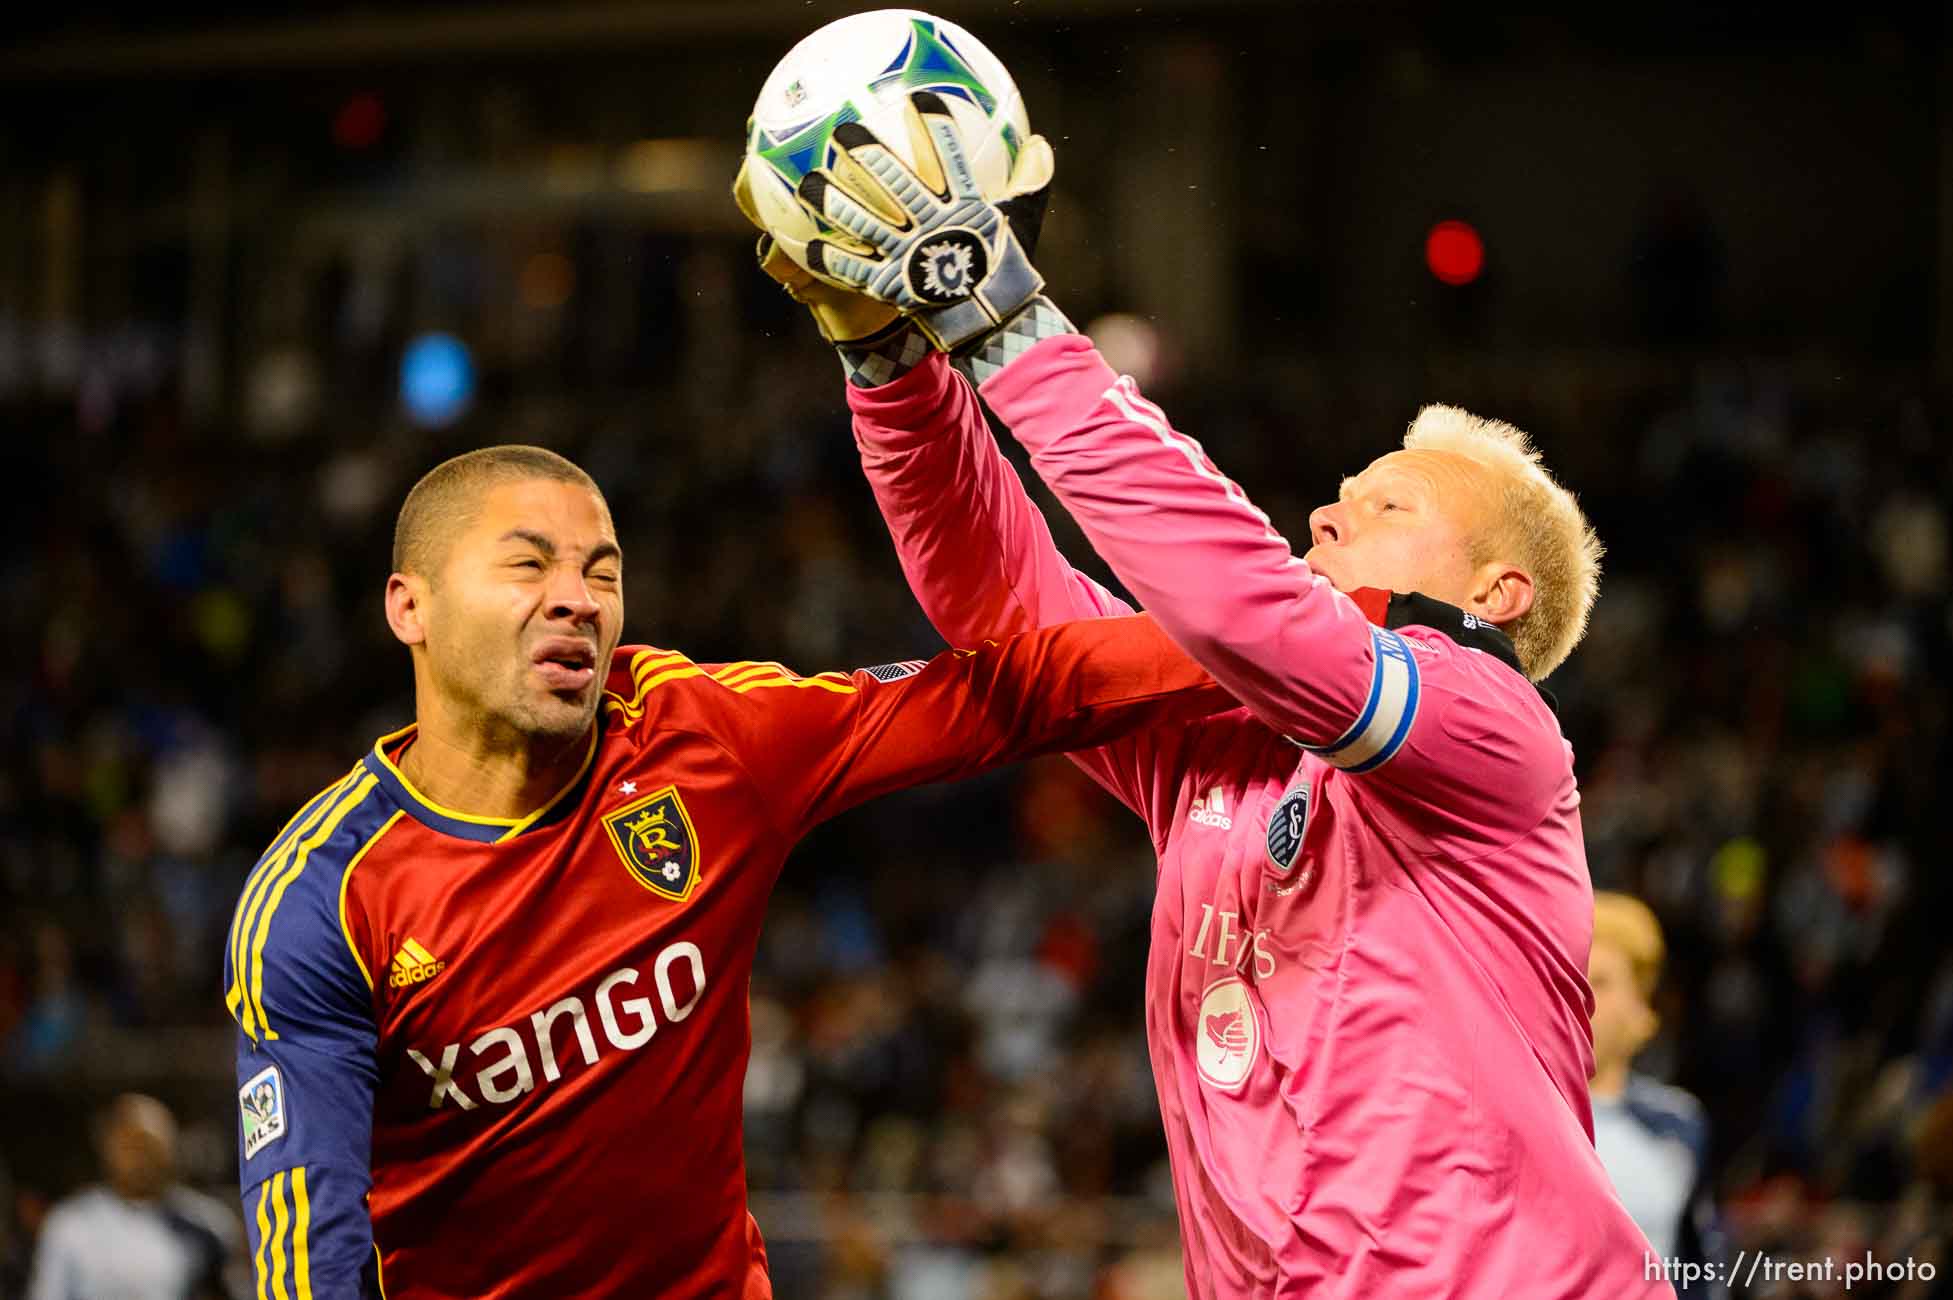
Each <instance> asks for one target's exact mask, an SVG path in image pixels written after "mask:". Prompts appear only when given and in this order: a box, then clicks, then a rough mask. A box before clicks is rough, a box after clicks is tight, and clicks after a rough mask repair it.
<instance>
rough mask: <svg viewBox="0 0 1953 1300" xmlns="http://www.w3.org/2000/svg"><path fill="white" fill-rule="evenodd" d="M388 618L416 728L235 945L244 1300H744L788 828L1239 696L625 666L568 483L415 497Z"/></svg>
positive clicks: (1008, 669) (309, 811)
mask: <svg viewBox="0 0 1953 1300" xmlns="http://www.w3.org/2000/svg"><path fill="white" fill-rule="evenodd" d="M394 565H395V569H396V572H394V574H393V575H392V576H391V577H390V578H389V579H388V581H387V589H386V614H387V620H388V624H389V626H390V627H391V628H392V630H393V632H394V634H395V635H396V636H397V637H398V638H399V639H400V640H401V641H402V642H403V643H405V644H406V645H407V646H409V647H410V649H411V652H412V658H413V666H414V686H415V716H416V719H417V720H416V723H415V724H414V725H413V726H409V727H407V728H405V729H403V730H401V731H397V732H394V733H393V734H391V735H388V736H383V737H381V738H380V740H379V741H378V743H377V744H375V745H374V747H373V749H372V750H371V751H370V752H369V753H368V754H367V755H366V756H365V757H364V758H362V759H361V760H360V761H359V762H358V763H357V764H355V765H354V767H353V768H352V770H351V771H350V772H348V773H347V774H346V776H345V778H344V779H343V780H341V781H340V782H338V783H337V784H335V785H334V786H332V787H331V788H330V789H328V790H326V791H324V792H323V793H321V794H320V795H319V796H318V797H317V798H315V799H313V800H312V802H311V803H309V804H308V805H307V806H306V807H305V808H303V809H302V810H301V811H300V812H299V814H298V815H297V816H296V817H294V818H293V819H292V821H291V823H290V824H289V825H288V826H287V827H286V828H285V830H284V831H283V832H282V833H281V834H280V835H279V836H278V838H277V840H276V841H275V842H274V843H273V844H272V846H271V848H270V850H269V851H268V852H267V853H266V854H265V856H264V858H263V859H262V860H261V862H260V863H259V865H258V866H257V868H256V869H255V870H253V872H252V873H251V875H250V877H249V878H248V880H247V882H246V884H245V887H244V892H243V896H242V898H241V899H240V901H239V903H238V907H237V912H236V916H235V919H234V921H233V925H232V931H231V939H230V947H229V951H228V953H227V954H226V961H225V968H226V979H227V983H228V993H227V1002H228V1005H229V1008H230V1010H231V1013H232V1015H233V1016H234V1017H235V1019H236V1021H237V1025H238V1035H237V1077H238V1084H239V1089H238V1105H239V1110H240V1119H241V1125H242V1137H241V1143H240V1171H241V1177H240V1183H241V1186H242V1192H243V1197H244V1209H245V1215H246V1219H247V1220H248V1226H249V1232H250V1239H251V1248H252V1260H253V1266H254V1270H255V1273H256V1277H257V1293H258V1295H259V1296H260V1297H261V1298H262V1297H266V1296H273V1297H279V1298H281V1300H283V1298H287V1297H295V1298H296V1300H308V1298H309V1297H312V1296H319V1297H325V1296H333V1297H342V1296H353V1295H373V1296H377V1295H380V1294H382V1292H384V1294H385V1295H386V1296H388V1297H391V1300H406V1298H409V1297H414V1296H436V1295H439V1296H499V1297H514V1296H525V1297H538V1298H541V1297H548V1298H550V1300H556V1298H558V1297H567V1296H577V1297H606V1296H611V1297H625V1296H628V1297H639V1296H662V1297H671V1298H672V1300H678V1298H679V1297H708V1296H710V1297H734V1298H739V1297H764V1296H768V1295H770V1294H771V1286H770V1284H769V1281H768V1278H767V1273H766V1257H765V1251H764V1248H763V1246H762V1244H761V1241H760V1237H759V1232H758V1229H757V1227H756V1225H755V1224H754V1223H753V1221H752V1218H751V1217H750V1215H749V1214H748V1213H747V1210H746V1183H745V1168H744V1158H743V1153H742V1147H741V1133H740V1120H741V1112H740V1096H741V1086H742V1082H743V1078H744V1074H745V1069H746V1059H747V1054H748V1051H749V1049H750V1031H749V1025H748V1007H747V1000H746V999H747V983H748V980H749V977H750V974H751V968H752V962H753V952H754V947H755V944H756V942H757V939H758V932H759V925H760V919H761V916H762V914H763V912H764V910H765V906H766V900H767V895H768V893H769V891H770V890H771V888H772V885H773V882H774V879H775V878H776V876H777V875H778V873H779V870H780V867H781V863H782V861H783V860H784V858H785V857H786V854H787V852H788V850H789V849H791V848H792V846H793V845H794V843H795V842H796V841H797V840H798V839H799V838H800V837H801V836H802V835H804V834H805V833H806V832H807V830H808V829H809V828H811V827H812V826H813V825H815V824H816V823H818V822H820V821H822V820H823V819H825V818H828V817H831V816H833V815H834V814H836V813H838V812H840V811H841V810H842V809H844V808H847V807H850V806H851V805H853V804H856V803H859V802H861V801H862V800H864V799H867V798H870V797H871V796H873V795H876V794H879V793H882V792H884V791H888V790H893V789H897V788H899V787H903V786H908V785H914V784H917V783H920V782H924V781H932V780H939V779H943V778H949V777H956V776H964V775H968V774H971V773H975V772H978V771H981V770H984V769H986V768H989V767H993V766H996V765H998V764H1000V763H1004V762H1008V761H1010V760H1013V759H1016V758H1021V757H1025V756H1028V755H1031V754H1034V753H1039V752H1046V751H1055V750H1059V749H1065V748H1076V747H1077V746H1079V745H1092V744H1098V743H1101V742H1103V741H1106V740H1109V739H1111V738H1112V737H1114V736H1116V735H1119V734H1122V733H1124V732H1125V731H1128V730H1130V729H1132V728H1133V727H1134V726H1136V725H1140V724H1149V723H1150V724H1157V723H1161V722H1166V721H1186V720H1188V719H1190V718H1192V717H1195V716H1198V715H1200V714H1202V713H1205V712H1208V711H1210V710H1212V709H1213V708H1215V707H1223V706H1225V704H1226V697H1225V695H1224V694H1222V693H1221V692H1220V691H1219V690H1218V688H1217V687H1215V686H1214V685H1213V684H1212V683H1211V682H1210V681H1209V680H1208V679H1207V677H1206V675H1205V674H1203V673H1202V672H1201V671H1200V670H1199V669H1198V668H1197V667H1196V666H1194V665H1193V664H1192V663H1190V662H1189V661H1188V660H1187V659H1186V657H1185V656H1184V655H1182V654H1181V653H1180V652H1179V651H1177V650H1176V649H1174V647H1173V645H1172V644H1171V643H1170V642H1169V641H1167V640H1166V638H1165V637H1164V636H1163V635H1162V634H1161V633H1160V632H1159V631H1158V630H1157V629H1156V628H1155V627H1154V626H1153V625H1152V624H1151V623H1150V621H1148V620H1145V619H1138V618H1127V619H1100V620H1092V621H1082V622H1078V623H1075V624H1071V625H1069V626H1066V627H1061V628H1052V629H1050V630H1048V631H1040V632H1037V633H1035V634H1031V635H1026V636H1022V637H1015V638H1012V639H1010V640H1007V641H1005V642H1003V643H1002V644H994V643H993V644H986V645H984V646H983V647H982V648H980V649H977V650H959V651H955V652H951V653H947V654H944V655H941V656H938V657H937V658H935V659H933V660H930V661H929V662H928V663H926V664H924V663H917V662H911V663H903V664H892V665H887V666H885V667H881V668H873V669H866V670H862V671H857V672H854V673H823V674H821V675H819V676H814V677H801V676H797V675H795V674H793V673H791V672H788V671H787V670H786V669H784V668H782V667H781V666H780V665H778V664H775V663H757V662H749V663H733V664H717V665H704V664H695V663H693V662H691V661H690V660H688V659H687V658H685V656H683V655H681V654H678V653H676V652H673V651H666V650H654V649H649V648H645V647H623V648H619V646H618V640H619V637H620V633H621V629H622V625H623V618H624V595H623V567H622V566H623V556H622V554H621V552H620V551H619V548H618V545H617V541H616V536H615V533H614V530H613V529H612V526H611V520H610V511H609V508H608V506H607V504H606V503H605V501H604V498H603V496H602V494H601V493H600V492H599V491H598V490H597V486H596V484H595V483H593V482H592V481H591V480H590V478H589V476H588V475H586V474H584V473H583V471H582V470H580V469H578V468H577V467H576V466H574V465H572V464H570V463H569V462H568V461H566V460H564V459H562V458H561V457H559V456H557V455H555V454H554V453H551V452H548V451H544V450H541V449H539V448H529V447H496V448H489V449H486V450H483V451H478V452H473V453H470V454H468V455H466V456H462V457H458V458H456V459H455V460H452V461H449V462H447V463H445V464H443V465H441V466H438V467H437V468H435V469H434V470H433V471H431V472H430V473H429V474H428V475H427V476H426V477H425V478H423V479H422V480H421V481H420V483H419V484H418V485H417V486H416V487H415V488H414V489H413V491H412V492H411V493H409V494H408V497H407V500H406V503H405V505H404V507H403V508H402V510H401V513H400V519H399V524H398V527H397V530H396V534H395V550H394Z"/></svg>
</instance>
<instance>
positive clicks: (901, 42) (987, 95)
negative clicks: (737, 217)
mask: <svg viewBox="0 0 1953 1300" xmlns="http://www.w3.org/2000/svg"><path fill="white" fill-rule="evenodd" d="M913 90H931V91H934V92H935V93H936V94H937V95H939V96H941V97H942V100H943V102H944V103H945V104H947V105H948V106H949V111H950V114H951V116H952V117H954V118H955V119H956V126H957V129H958V131H959V133H960V134H961V135H962V138H963V146H964V149H965V152H966V153H967V154H968V157H969V161H970V167H971V170H972V171H973V172H974V173H975V175H976V181H977V184H978V186H980V187H981V188H982V190H983V194H984V197H985V198H989V199H1003V198H1006V197H1008V196H1009V194H1008V186H1009V181H1010V173H1011V168H1012V166H1013V165H1014V164H1015V163H1016V161H1017V154H1018V151H1019V150H1020V149H1022V148H1023V147H1024V142H1025V141H1026V140H1028V139H1030V137H1031V126H1030V122H1029V120H1028V119H1027V118H1026V116H1025V113H1024V99H1023V96H1021V95H1020V94H1018V92H1017V83H1016V82H1014V81H1012V80H1011V76H1010V73H1009V72H1008V71H1006V70H1005V68H1004V65H1003V63H1002V62H1001V61H1000V60H999V59H998V58H997V56H996V55H994V54H992V53H991V52H990V51H989V50H987V49H985V48H984V46H983V43H982V42H981V41H979V40H977V38H976V37H974V36H972V35H970V34H969V33H968V32H967V31H965V30H963V29H962V28H961V27H959V26H957V25H956V24H955V23H952V22H949V21H947V20H946V19H942V18H937V17H935V16H933V15H931V14H926V13H922V12H920V11H918V10H915V9H877V10H874V11H872V12H870V13H863V14H853V15H851V16H849V17H847V18H840V19H836V20H835V21H834V22H831V23H829V24H828V25H827V26H825V27H823V28H821V29H820V30H819V31H817V32H815V33H814V34H813V35H811V36H809V37H807V38H806V39H805V40H803V41H801V42H800V44H798V45H796V46H794V47H793V49H791V50H789V51H788V52H787V57H785V58H784V59H781V60H780V62H779V63H778V64H777V65H775V66H774V69H773V71H772V73H771V74H770V75H769V76H768V77H767V79H766V84H765V85H764V86H762V87H761V88H760V93H759V99H758V100H756V101H755V102H754V104H753V116H752V121H751V124H750V125H749V127H748V129H747V133H746V171H747V173H748V176H749V183H750V186H751V193H752V199H753V206H754V207H755V208H757V209H758V215H759V218H760V220H761V222H762V223H763V224H764V225H765V226H766V228H767V229H768V230H769V231H771V232H772V233H773V235H774V237H775V238H776V239H778V240H779V242H780V247H781V248H783V249H785V250H786V252H787V254H788V256H790V257H792V258H793V259H794V261H796V262H798V263H800V264H801V266H803V267H805V266H806V264H807V259H806V248H807V241H808V240H810V239H815V238H825V239H834V240H837V241H838V242H841V243H844V244H847V245H849V246H850V247H855V248H859V247H860V246H859V245H858V244H857V243H856V242H855V241H854V240H853V238H852V237H850V236H849V235H847V234H846V233H845V232H841V231H837V230H836V229H835V228H834V227H832V226H830V225H829V224H828V223H827V222H825V221H822V220H821V219H820V218H818V217H815V216H813V215H811V214H810V213H809V212H808V211H807V210H806V209H805V208H803V207H802V206H800V204H799V202H798V201H796V200H795V198H794V187H795V186H797V185H799V184H800V180H801V178H802V177H803V176H805V175H806V174H807V173H808V172H810V171H813V170H814V169H816V168H820V167H826V166H829V165H830V164H831V163H832V162H833V154H834V153H836V152H838V151H837V150H834V149H833V148H832V146H831V143H830V137H832V135H833V134H834V128H835V127H836V126H839V125H840V124H841V123H843V122H860V123H861V124H862V125H863V126H865V127H867V128H868V129H869V130H870V131H873V132H874V133H875V137H876V138H877V139H879V140H880V141H881V142H882V143H883V144H884V145H887V146H888V148H889V149H890V151H891V152H893V153H895V154H897V155H899V156H900V157H901V158H902V159H903V160H904V161H905V162H910V163H913V162H914V160H915V144H914V142H913V141H912V140H911V139H910V135H909V125H908V122H907V120H906V117H905V112H904V110H905V109H906V107H907V104H908V96H909V92H910V91H913Z"/></svg>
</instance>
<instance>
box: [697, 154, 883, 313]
mask: <svg viewBox="0 0 1953 1300" xmlns="http://www.w3.org/2000/svg"><path fill="white" fill-rule="evenodd" d="M749 165H750V164H749V163H747V162H741V163H740V164H739V175H738V176H737V177H735V178H734V179H733V183H732V199H733V202H735V203H737V204H738V205H739V210H740V211H741V212H742V213H744V214H745V216H746V220H748V221H750V222H752V223H753V225H754V226H756V227H758V229H759V231H760V238H759V246H758V248H757V249H755V250H754V251H755V253H756V255H757V256H758V258H759V265H760V270H762V271H764V272H766V273H767V274H768V275H769V276H771V277H773V279H775V280H777V281H779V282H780V284H781V286H782V287H783V288H785V289H786V291H787V294H788V296H790V297H791V298H792V299H793V300H794V301H795V302H797V303H800V304H801V305H802V306H804V307H806V308H807V310H808V312H809V313H811V314H812V316H813V318H814V324H815V325H816V326H817V327H819V329H820V332H821V337H822V338H824V339H826V340H827V341H828V342H829V343H832V344H834V345H835V346H836V347H843V348H845V347H859V346H861V345H863V344H865V343H869V342H872V341H875V340H879V339H881V338H883V337H885V336H886V335H888V334H889V333H892V332H893V331H895V330H897V329H902V328H906V326H904V325H903V323H902V318H901V313H900V312H899V311H897V310H896V309H895V308H893V307H891V306H889V305H888V304H887V303H883V302H877V301H875V300H874V299H873V298H870V297H868V296H867V295H865V294H861V293H857V292H855V291H854V290H852V289H846V288H842V287H840V286H837V285H833V284H829V283H827V282H825V281H822V280H816V279H815V278H814V277H813V276H812V275H810V274H808V273H807V271H806V269H805V268H804V267H802V266H801V265H800V264H799V263H798V262H796V261H794V259H793V258H792V257H791V256H790V255H789V254H788V252H787V250H786V249H785V248H783V247H781V245H780V241H779V240H777V239H776V238H774V236H773V233H772V232H771V231H769V230H768V229H767V228H766V223H765V222H764V221H762V220H760V215H759V209H758V207H757V206H755V205H754V203H753V185H752V177H751V175H750V174H749V173H748V172H747V170H746V169H747V167H748V166H749Z"/></svg>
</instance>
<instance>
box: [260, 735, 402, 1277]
mask: <svg viewBox="0 0 1953 1300" xmlns="http://www.w3.org/2000/svg"><path fill="white" fill-rule="evenodd" d="M402 815H403V814H402V812H401V810H400V808H399V806H398V805H397V804H395V803H394V802H393V800H392V799H390V798H388V797H387V794H386V792H385V791H384V790H383V789H382V788H381V786H380V783H379V782H378V780H377V779H376V778H375V777H374V776H373V774H372V773H371V772H369V771H367V770H366V768H365V767H364V766H361V767H356V768H354V769H353V771H352V772H351V773H350V774H348V776H347V777H346V779H345V780H343V781H341V782H340V783H339V784H338V785H336V786H334V787H333V788H332V789H331V790H329V791H327V793H326V794H325V795H324V796H322V797H321V798H320V799H318V800H314V801H313V803H312V804H309V805H308V806H307V808H306V809H305V810H304V811H303V812H302V813H301V814H300V816H299V817H298V818H297V819H296V820H295V821H294V822H293V824H292V825H291V826H290V827H288V828H287V830H286V831H285V832H284V833H282V834H281V835H280V836H279V838H278V839H277V840H276V841H274V842H273V845H272V848H271V851H270V852H268V853H267V854H266V855H265V857H264V859H263V860H262V861H260V862H259V864H258V866H257V867H256V868H255V869H253V871H252V872H251V875H250V877H249V878H248V879H247V880H246V882H245V887H244V893H243V896H242V898H241V899H240V900H239V902H238V909H237V915H236V918H235V920H234V922H233V924H232V928H231V936H230V946H229V950H228V951H227V952H226V954H225V972H226V976H227V983H228V992H227V994H226V1002H227V1004H229V1006H230V1008H231V1014H232V1016H233V1017H234V1018H235V1019H236V1021H237V1025H238V1034H237V1082H238V1183H239V1187H240V1190H241V1191H242V1192H243V1194H244V1203H243V1209H244V1215H245V1220H246V1226H247V1229H248V1230H249V1232H250V1237H251V1241H252V1246H253V1252H252V1254H253V1259H252V1263H253V1268H254V1269H255V1270H256V1272H257V1275H258V1279H259V1286H260V1287H261V1288H264V1287H268V1288H269V1290H268V1291H267V1294H282V1293H283V1290H282V1287H283V1283H284V1282H285V1280H286V1279H287V1278H289V1280H290V1282H291V1284H292V1287H293V1292H294V1294H311V1293H312V1291H313V1288H314V1287H317V1288H319V1290H318V1294H321V1295H324V1294H334V1295H338V1294H351V1293H352V1292H351V1290H349V1289H345V1288H344V1287H343V1286H342V1283H344V1282H346V1281H348V1280H353V1281H354V1284H355V1285H356V1279H357V1278H358V1276H359V1273H360V1271H361V1270H362V1269H364V1268H366V1267H367V1263H368V1260H369V1257H370V1255H371V1252H372V1231H371V1227H370V1223H369V1220H368V1218H367V1215H366V1210H365V1196H366V1193H367V1191H368V1189H369V1188H370V1186H371V1153H372V1139H373V1092H374V1088H375V1086H376V1084H377V1080H378V1070H377V1064H376V1051H377V1037H378V1034H377V1029H376V1026H375V1023H374V1018H373V995H372V988H371V986H370V985H369V983H368V981H367V975H366V972H365V971H364V969H363V968H362V966H361V963H360V961H359V959H358V958H356V957H355V956H354V954H353V951H352V949H351V947H350V946H349V940H348V936H347V934H346V931H345V929H344V926H343V923H342V920H341V917H340V912H339V900H340V890H341V883H342V881H344V879H345V877H346V874H347V872H348V871H349V870H350V868H351V867H352V866H353V864H355V863H357V862H358V861H359V860H360V858H362V857H363V856H364V855H365V854H366V853H367V852H368V851H369V850H371V849H372V848H373V847H374V846H375V845H377V844H378V843H379V842H380V841H381V840H382V839H383V838H384V836H385V835H386V832H387V831H388V830H389V829H391V828H392V826H393V825H394V824H395V823H396V822H397V821H398V820H399V818H400V817H401V816H402Z"/></svg>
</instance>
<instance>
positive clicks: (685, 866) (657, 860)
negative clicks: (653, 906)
mask: <svg viewBox="0 0 1953 1300" xmlns="http://www.w3.org/2000/svg"><path fill="white" fill-rule="evenodd" d="M604 829H605V830H606V831H608V832H609V833H610V842H611V844H612V846H613V847H615V848H616V850H617V856H618V857H620V858H622V859H624V865H625V866H626V867H628V868H629V869H630V873H631V875H633V876H635V877H636V878H637V882H638V883H639V884H640V885H643V886H644V887H645V888H646V889H648V890H650V891H651V892H652V893H654V894H657V895H660V896H661V897H664V898H669V899H671V900H672V901H673V902H675V903H682V902H684V901H685V900H686V899H687V898H690V897H691V896H692V888H693V886H695V885H697V884H698V834H697V832H695V831H694V830H693V829H692V819H691V817H690V816H688V815H687V814H686V812H685V801H684V800H682V799H680V798H679V797H678V787H677V786H674V785H668V786H666V787H665V788H664V789H662V790H660V791H658V792H657V793H655V794H650V795H646V796H645V797H644V798H642V799H639V800H638V801H637V802H635V803H631V804H626V805H625V806H624V807H622V808H619V809H618V810H617V811H616V812H613V813H608V814H606V815H605V817H604Z"/></svg>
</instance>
